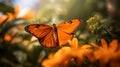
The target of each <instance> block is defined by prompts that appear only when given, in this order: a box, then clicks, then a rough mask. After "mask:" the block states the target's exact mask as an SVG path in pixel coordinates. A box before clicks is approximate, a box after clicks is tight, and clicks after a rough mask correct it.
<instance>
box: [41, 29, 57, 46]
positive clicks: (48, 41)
mask: <svg viewBox="0 0 120 67" xmlns="http://www.w3.org/2000/svg"><path fill="white" fill-rule="evenodd" d="M54 34H55V33H54V30H51V31H50V33H49V34H47V35H46V36H45V37H43V38H42V39H39V42H40V43H41V45H42V46H44V47H48V48H51V47H56V46H57V43H56V40H55V36H54Z"/></svg>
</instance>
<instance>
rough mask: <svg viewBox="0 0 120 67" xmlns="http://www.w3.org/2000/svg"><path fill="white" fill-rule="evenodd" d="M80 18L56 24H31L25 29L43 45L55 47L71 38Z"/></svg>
mask: <svg viewBox="0 0 120 67" xmlns="http://www.w3.org/2000/svg"><path fill="white" fill-rule="evenodd" d="M80 22H81V21H80V20H78V19H74V20H71V21H66V22H63V23H61V24H59V25H58V26H56V24H53V26H49V25H44V24H31V25H28V26H26V27H25V30H26V31H27V32H29V33H31V34H32V35H34V36H35V37H36V38H38V40H39V42H40V44H41V45H42V46H44V47H56V46H63V45H65V44H67V41H68V40H70V39H72V37H73V32H74V31H75V30H76V28H77V27H78V26H79V25H80Z"/></svg>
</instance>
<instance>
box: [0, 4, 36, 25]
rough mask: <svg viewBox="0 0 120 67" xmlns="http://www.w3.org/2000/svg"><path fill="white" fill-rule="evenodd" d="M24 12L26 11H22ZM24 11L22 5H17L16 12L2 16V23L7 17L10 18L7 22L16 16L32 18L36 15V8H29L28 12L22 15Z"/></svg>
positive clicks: (0, 19) (0, 21) (0, 20)
mask: <svg viewBox="0 0 120 67" xmlns="http://www.w3.org/2000/svg"><path fill="white" fill-rule="evenodd" d="M22 12H24V11H22ZM22 12H21V11H20V7H19V6H17V5H16V6H15V7H14V14H12V13H7V14H5V15H3V16H2V17H0V23H2V22H3V21H4V20H5V19H6V18H8V19H7V22H9V21H11V20H13V19H15V18H25V19H31V18H32V17H33V16H34V15H35V11H34V10H29V11H28V12H27V13H25V14H23V15H22Z"/></svg>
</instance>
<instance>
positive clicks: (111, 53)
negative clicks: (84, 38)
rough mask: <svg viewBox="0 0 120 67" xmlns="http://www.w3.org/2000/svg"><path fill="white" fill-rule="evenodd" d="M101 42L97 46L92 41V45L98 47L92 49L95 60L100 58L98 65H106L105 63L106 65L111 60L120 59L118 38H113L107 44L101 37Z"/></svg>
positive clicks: (102, 66) (103, 66)
mask: <svg viewBox="0 0 120 67" xmlns="http://www.w3.org/2000/svg"><path fill="white" fill-rule="evenodd" d="M101 44H102V46H98V45H96V44H93V43H92V45H93V46H95V47H96V48H98V49H97V50H96V51H94V56H95V58H96V60H100V67H106V65H108V63H110V62H111V61H113V60H114V61H115V60H118V59H120V58H119V57H120V47H119V43H118V40H116V39H114V40H113V41H111V42H110V44H107V42H106V41H105V40H104V39H101Z"/></svg>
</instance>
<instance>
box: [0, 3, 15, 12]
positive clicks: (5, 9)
mask: <svg viewBox="0 0 120 67" xmlns="http://www.w3.org/2000/svg"><path fill="white" fill-rule="evenodd" d="M0 11H1V12H2V13H4V14H6V13H8V12H10V13H14V9H13V7H11V6H9V5H6V4H5V3H2V2H0Z"/></svg>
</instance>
